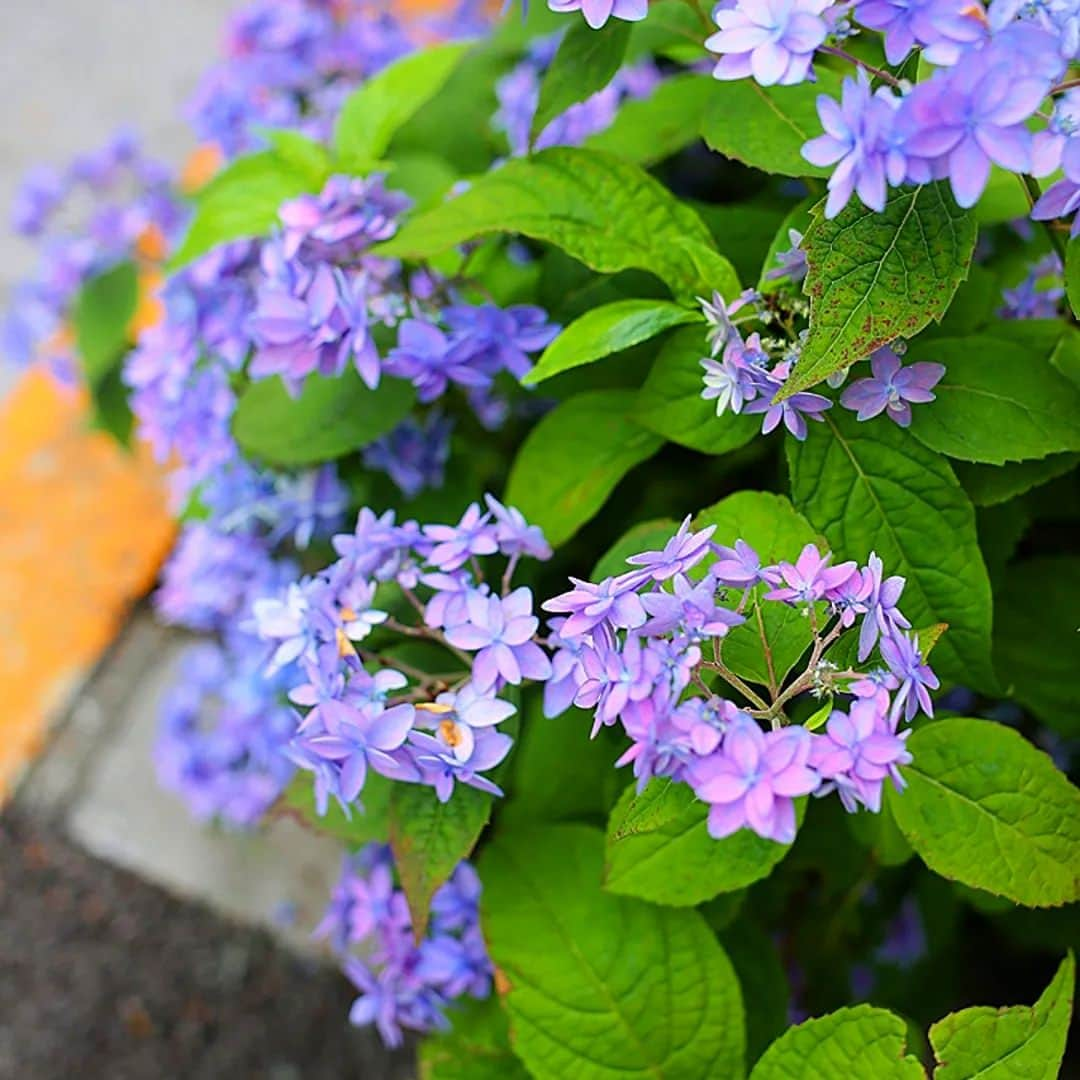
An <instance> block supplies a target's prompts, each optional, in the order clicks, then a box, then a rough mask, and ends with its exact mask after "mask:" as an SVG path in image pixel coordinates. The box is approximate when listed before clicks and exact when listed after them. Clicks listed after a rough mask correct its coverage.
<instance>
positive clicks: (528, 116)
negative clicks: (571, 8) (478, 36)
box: [493, 34, 661, 157]
mask: <svg viewBox="0 0 1080 1080" xmlns="http://www.w3.org/2000/svg"><path fill="white" fill-rule="evenodd" d="M562 37H563V35H562V34H554V35H552V36H550V37H546V38H541V39H539V40H537V41H534V42H533V43H532V44H531V45H530V48H529V52H528V54H527V55H526V56H525V58H524V59H523V60H522V61H521V62H520V63H519V64H518V65H517V66H516V67H514V68H513V69H512V70H511V71H510V72H508V73H507V74H506V75H504V76H503V77H502V78H501V79H500V80H499V81H498V82H497V83H496V85H495V93H496V95H497V96H498V99H499V109H498V112H496V113H495V116H494V118H493V123H494V125H495V127H496V128H497V129H498V130H500V131H502V132H504V133H505V134H506V138H507V141H508V142H509V144H510V153H511V154H512V155H514V156H515V157H519V156H521V155H523V154H528V153H530V152H531V151H533V150H543V149H545V148H546V147H549V146H578V145H580V144H581V143H583V142H584V141H585V140H586V139H587V138H588V137H589V136H590V135H595V134H596V133H598V132H600V131H603V130H605V129H606V128H608V127H610V126H611V124H612V122H613V121H614V119H615V115H616V113H617V112H618V110H619V106H620V105H621V104H622V103H623V101H625V100H627V99H628V98H643V97H647V96H648V95H649V94H651V93H652V91H653V90H654V89H655V88H656V85H657V83H658V82H659V81H660V77H661V76H660V72H659V70H658V69H657V67H656V65H655V64H654V63H653V62H652V61H651V60H640V61H637V62H635V63H633V64H627V65H625V66H624V67H623V68H621V69H620V70H619V71H618V72H616V74H615V77H614V78H613V79H612V80H611V81H610V82H609V83H608V84H607V86H605V87H604V88H603V89H602V90H598V91H597V92H596V93H595V94H593V95H592V96H590V97H588V98H586V99H585V100H584V101H581V102H578V103H577V104H576V105H571V106H570V108H569V109H567V110H566V111H565V112H564V113H562V114H561V115H559V116H556V117H555V118H554V119H553V120H551V121H549V122H548V124H547V125H546V126H545V127H544V129H543V130H542V131H541V132H539V133H538V134H537V136H536V138H535V139H533V138H532V126H533V118H534V117H535V116H536V109H537V106H538V105H539V103H540V84H541V82H542V81H543V77H544V73H545V72H546V71H547V69H548V67H549V66H550V65H551V62H552V60H554V58H555V53H556V52H557V51H558V47H559V43H560V42H561V41H562Z"/></svg>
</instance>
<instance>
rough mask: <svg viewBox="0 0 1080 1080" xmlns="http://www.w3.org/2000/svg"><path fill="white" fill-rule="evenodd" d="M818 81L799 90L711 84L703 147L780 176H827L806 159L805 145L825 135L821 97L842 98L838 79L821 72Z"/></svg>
mask: <svg viewBox="0 0 1080 1080" xmlns="http://www.w3.org/2000/svg"><path fill="white" fill-rule="evenodd" d="M817 77H818V81H817V82H814V83H802V84H801V85H799V86H758V84H757V83H756V82H754V80H753V79H736V80H733V81H731V82H717V81H716V80H713V91H712V102H711V104H710V106H709V108H708V110H707V111H706V113H705V122H704V123H703V124H702V129H701V134H702V137H703V138H704V139H705V142H706V143H708V144H709V146H710V147H711V148H712V149H713V150H716V151H717V152H718V153H721V154H723V155H724V156H725V157H729V158H734V159H735V160H736V161H741V162H742V163H743V164H744V165H751V166H753V168H755V169H761V170H762V171H763V172H767V173H778V174H779V175H780V176H828V175H829V172H830V170H829V169H824V168H821V167H819V166H817V165H811V164H810V162H809V161H807V160H806V158H804V157H803V156H802V147H803V144H804V143H805V142H807V140H809V139H812V138H814V137H815V136H816V135H820V134H821V130H822V129H821V120H820V119H819V118H818V111H817V99H818V97H819V95H821V94H826V95H828V96H829V97H833V98H838V97H839V96H840V81H841V80H840V76H839V75H837V74H836V73H835V72H834V71H831V70H829V69H828V68H818V71H817Z"/></svg>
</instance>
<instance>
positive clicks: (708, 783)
mask: <svg viewBox="0 0 1080 1080" xmlns="http://www.w3.org/2000/svg"><path fill="white" fill-rule="evenodd" d="M714 533H715V527H713V526H708V527H706V528H704V529H701V530H699V531H696V532H695V531H694V530H693V528H692V527H691V525H690V521H689V519H687V520H686V521H685V522H683V524H682V526H681V527H680V528H679V530H678V532H677V533H676V534H675V535H674V536H673V537H672V538H671V540H670V541H669V542H668V543H667V544H666V545H665V546H664V547H663V548H662V549H661V550H659V551H650V552H643V553H641V554H640V555H635V556H633V557H631V558H629V559H628V560H627V563H628V567H629V568H628V569H627V570H626V572H625V573H622V574H619V575H617V576H614V577H611V578H608V579H606V580H604V581H602V582H598V583H595V584H594V583H591V582H587V581H580V580H575V581H574V582H573V584H574V587H573V589H571V590H570V591H568V592H566V593H563V594H562V595H560V596H556V597H553V598H552V599H550V600H548V601H545V603H544V604H543V605H542V606H543V608H544V610H546V611H549V612H552V613H554V614H555V615H556V616H557V617H556V618H553V619H552V620H551V634H550V636H549V642H550V644H551V645H552V646H553V648H554V649H555V654H554V657H553V659H552V672H553V674H552V678H551V680H550V682H549V683H548V686H547V688H546V694H545V709H546V711H547V713H548V714H549V715H554V714H556V713H558V712H560V711H562V710H563V709H565V708H566V707H567V705H569V704H570V703H573V704H575V705H577V706H578V707H579V708H582V709H585V710H587V711H589V712H591V713H592V714H593V717H594V722H593V735H594V736H595V735H596V733H597V732H598V731H599V729H600V728H602V727H605V726H612V725H618V726H620V727H621V729H622V731H623V732H624V734H625V735H626V736H627V737H628V738H629V739H630V743H631V745H630V747H629V749H627V750H626V752H625V753H624V754H623V755H622V757H621V758H620V759H619V762H618V764H620V765H630V766H632V768H633V772H634V775H635V777H636V778H637V782H638V788H639V790H641V789H642V788H644V787H645V785H646V784H647V783H648V782H649V781H650V780H651V779H652V778H654V777H667V778H670V779H672V780H675V781H677V782H681V783H686V784H689V785H690V786H691V787H692V788H693V790H694V792H695V794H696V795H697V797H698V798H699V799H701V800H702V801H703V802H705V803H707V804H708V805H709V817H708V827H709V833H710V835H712V836H714V837H716V838H717V839H720V838H722V837H725V836H729V835H731V834H732V833H734V832H736V831H737V830H739V829H744V828H748V829H751V830H753V831H754V832H756V833H757V834H758V835H760V836H763V837H766V838H768V839H771V840H775V841H777V842H779V843H790V842H791V841H792V840H793V839H794V837H795V831H796V809H795V800H797V799H798V798H800V797H802V796H805V795H811V794H813V795H818V796H822V795H826V794H828V793H829V792H832V791H835V792H837V793H838V794H839V796H840V799H841V801H842V802H843V805H844V807H845V808H846V809H847V810H849V811H854V810H856V809H858V808H859V807H865V808H866V809H868V810H870V811H872V812H877V811H878V810H880V808H881V793H882V788H883V786H884V784H885V782H886V781H889V782H890V783H892V784H893V785H894V786H895V787H896V788H897V790H900V789H902V788H903V786H904V781H903V775H902V773H901V766H903V765H905V764H907V763H909V762H910V761H911V756H910V754H909V753H908V752H907V750H906V748H905V740H906V738H907V735H908V733H909V729H907V728H905V727H904V726H903V725H904V723H910V721H911V720H912V719H913V718H914V716H915V715H916V713H917V712H918V711H920V710H921V711H923V712H926V713H927V714H928V715H932V714H933V703H932V700H931V698H930V691H931V690H934V689H936V688H937V686H938V682H937V678H936V677H935V675H934V673H933V671H932V670H931V669H930V667H929V666H928V665H927V664H926V662H925V658H924V655H923V652H922V650H921V647H920V644H919V640H918V637H917V636H916V635H914V634H913V633H911V631H910V624H909V622H908V620H907V619H906V618H905V617H904V616H903V613H902V612H901V611H900V608H899V606H898V604H899V601H900V598H901V595H902V593H903V588H904V579H903V578H901V577H890V578H887V579H883V567H882V564H881V560H880V559H878V557H877V556H876V555H874V554H871V556H870V559H869V563H868V565H867V566H865V567H859V566H858V565H857V564H856V563H854V562H843V563H835V562H834V560H833V558H832V556H831V555H830V554H828V553H822V552H821V551H820V550H819V549H818V548H817V547H815V545H813V544H807V545H806V546H805V547H804V548H803V550H802V551H801V552H800V553H799V554H798V557H797V558H796V559H795V561H794V562H785V561H780V562H778V563H774V564H768V563H763V562H762V559H761V557H760V556H759V554H758V552H757V551H755V550H754V549H753V547H751V546H750V545H749V544H748V543H746V541H744V540H741V539H739V540H735V541H734V543H733V545H732V546H726V545H721V544H718V543H717V542H716V540H715V539H714ZM773 605H786V606H788V607H793V608H796V609H797V610H799V611H800V612H802V613H803V615H804V616H805V617H806V620H807V631H806V643H805V650H806V655H807V657H808V658H807V661H806V665H805V667H804V668H803V669H802V670H801V671H799V672H797V673H794V674H790V675H783V674H777V675H774V674H773V670H772V660H771V659H768V660H767V661H766V663H767V666H768V671H769V676H768V678H767V679H766V680H762V679H761V677H760V676H759V675H757V674H756V672H754V673H749V672H748V670H747V668H746V666H745V664H743V663H742V662H741V661H740V660H739V659H736V658H732V659H731V660H730V663H729V660H728V657H727V656H725V643H726V641H727V640H728V639H729V638H730V636H731V635H732V634H733V633H737V634H740V635H741V641H740V645H739V655H740V656H743V657H745V651H744V650H746V649H747V648H748V647H753V648H756V649H757V650H758V651H759V652H761V653H762V655H763V656H764V657H767V658H768V657H771V655H772V654H771V652H770V644H769V642H768V641H767V640H766V639H764V638H763V637H761V636H760V635H761V634H764V629H759V628H763V627H764V626H765V625H766V623H765V622H764V621H762V617H763V615H764V613H765V612H767V611H768V609H769V608H770V607H772V606H773ZM848 635H851V636H852V638H853V639H854V642H855V651H854V653H852V654H851V656H852V660H853V661H854V666H851V665H850V664H848V663H845V666H843V667H841V666H840V665H839V664H837V663H836V662H834V661H833V660H832V659H831V657H832V656H834V655H837V656H839V655H848V653H847V646H846V645H844V646H843V647H842V648H838V646H839V643H841V642H842V641H843V640H844V639H845V638H846V637H847V636H848ZM834 650H836V651H834ZM875 658H878V659H875ZM721 686H722V687H723V688H722V689H721ZM822 700H824V701H826V702H827V704H826V705H825V706H824V707H820V708H819V707H817V706H815V705H814V704H813V703H814V702H815V701H817V702H820V701H822ZM830 706H831V707H830ZM811 711H813V716H808V713H810V712H811ZM800 717H802V718H803V719H802V720H800ZM804 721H805V722H804Z"/></svg>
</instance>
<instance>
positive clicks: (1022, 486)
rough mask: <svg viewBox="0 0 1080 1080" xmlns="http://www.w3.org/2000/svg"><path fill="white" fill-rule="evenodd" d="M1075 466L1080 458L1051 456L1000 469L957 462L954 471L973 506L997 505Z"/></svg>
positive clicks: (1019, 462)
mask: <svg viewBox="0 0 1080 1080" xmlns="http://www.w3.org/2000/svg"><path fill="white" fill-rule="evenodd" d="M1077 464H1080V455H1077V454H1051V455H1050V456H1049V457H1045V458H1041V459H1039V460H1037V461H1018V462H1008V463H1007V464H1005V465H1001V466H995V465H972V464H967V463H966V462H963V461H958V462H956V464H955V465H954V466H953V468H954V469H955V470H956V475H957V478H958V479H959V480H960V483H961V484H962V485H963V487H964V490H965V491H966V492H967V493H968V495H969V496H970V498H971V501H972V502H973V503H974V504H975V505H976V506H997V505H999V504H1000V503H1004V502H1008V501H1009V500H1010V499H1015V498H1016V497H1017V496H1018V495H1023V494H1024V492H1025V491H1030V490H1031V489H1032V488H1036V487H1039V486H1041V485H1042V484H1047V483H1049V482H1050V481H1051V480H1054V479H1056V478H1057V477H1059V476H1064V475H1065V473H1067V472H1071V471H1072V470H1073V469H1075V468H1076V466H1077Z"/></svg>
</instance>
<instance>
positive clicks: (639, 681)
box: [564, 628, 663, 738]
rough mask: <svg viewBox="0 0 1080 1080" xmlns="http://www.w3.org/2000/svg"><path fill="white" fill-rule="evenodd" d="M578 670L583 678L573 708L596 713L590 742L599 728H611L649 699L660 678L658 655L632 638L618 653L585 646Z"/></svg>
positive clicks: (599, 644) (604, 646) (604, 645)
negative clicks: (632, 707) (628, 710)
mask: <svg viewBox="0 0 1080 1080" xmlns="http://www.w3.org/2000/svg"><path fill="white" fill-rule="evenodd" d="M564 629H565V628H564ZM581 667H582V673H583V676H584V678H583V679H582V681H581V683H580V684H579V686H578V692H577V695H576V696H575V698H574V704H575V705H577V706H578V707H579V708H582V709H595V710H596V719H595V721H594V723H593V729H592V734H593V737H594V738H595V736H596V733H597V732H598V731H599V730H600V728H601V727H603V726H610V725H611V724H614V723H615V721H616V720H617V719H618V718H619V715H620V713H622V712H623V710H624V709H626V708H627V706H628V705H631V704H633V703H640V702H642V701H644V700H646V699H647V698H648V697H650V695H651V694H652V693H653V691H654V690H655V689H656V688H657V686H658V684H659V683H660V681H661V677H662V675H663V659H662V656H661V654H660V652H659V651H658V650H657V649H654V648H652V647H651V646H650V645H649V644H648V643H646V642H644V641H643V640H642V639H641V638H639V637H637V636H636V635H633V634H631V635H630V636H629V637H628V638H627V639H626V642H625V644H624V645H623V647H622V649H621V650H619V649H618V648H616V647H615V646H613V645H609V644H608V643H606V642H602V641H597V642H595V643H594V644H593V645H592V646H585V647H584V648H583V649H582V650H581Z"/></svg>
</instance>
